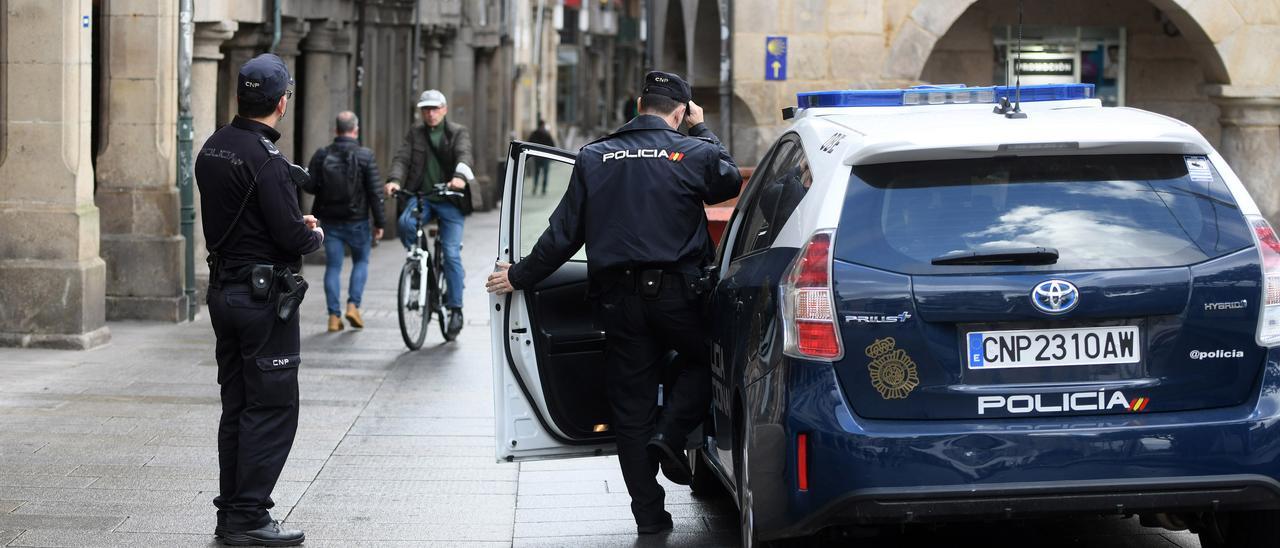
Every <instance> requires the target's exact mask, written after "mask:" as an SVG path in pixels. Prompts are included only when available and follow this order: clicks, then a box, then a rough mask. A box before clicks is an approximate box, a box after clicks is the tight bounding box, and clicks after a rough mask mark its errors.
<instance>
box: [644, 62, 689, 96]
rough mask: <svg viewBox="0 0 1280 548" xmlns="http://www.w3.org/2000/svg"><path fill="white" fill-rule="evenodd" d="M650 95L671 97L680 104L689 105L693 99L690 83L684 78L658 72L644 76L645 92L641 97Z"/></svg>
mask: <svg viewBox="0 0 1280 548" xmlns="http://www.w3.org/2000/svg"><path fill="white" fill-rule="evenodd" d="M650 94H654V95H662V96H666V97H670V98H672V99H675V100H676V102H680V103H688V102H689V99H692V98H693V97H692V95H693V94H692V92H690V90H689V83H688V82H686V81H684V78H681V77H679V76H677V75H675V74H672V73H670V72H662V71H657V70H655V71H652V72H650V73H649V74H646V75H644V91H643V92H641V95H650Z"/></svg>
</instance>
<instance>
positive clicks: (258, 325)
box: [195, 54, 324, 546]
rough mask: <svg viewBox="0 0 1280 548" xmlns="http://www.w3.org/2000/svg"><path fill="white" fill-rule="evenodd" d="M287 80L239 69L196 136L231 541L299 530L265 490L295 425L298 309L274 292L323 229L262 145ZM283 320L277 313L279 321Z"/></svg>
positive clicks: (271, 147)
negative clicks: (275, 512) (230, 94)
mask: <svg viewBox="0 0 1280 548" xmlns="http://www.w3.org/2000/svg"><path fill="white" fill-rule="evenodd" d="M292 83H293V81H292V80H291V79H290V78H289V70H288V68H286V67H285V64H284V62H283V61H281V60H280V58H279V57H276V56H275V55H272V54H263V55H259V56H257V57H255V58H253V59H251V60H250V61H249V62H247V63H245V64H244V66H243V67H241V68H240V75H239V79H238V82H237V86H236V101H237V105H238V115H237V116H236V117H235V119H234V120H232V122H231V124H230V125H227V126H225V127H223V128H221V129H219V130H218V131H216V132H214V134H213V135H211V136H210V137H209V140H208V141H205V143H204V147H203V148H201V150H200V155H199V157H198V158H197V159H196V167H195V174H196V182H197V184H198V185H199V186H200V207H201V208H202V211H203V214H204V220H203V224H204V236H205V242H206V243H208V248H209V253H210V272H209V292H208V306H209V317H210V319H211V320H212V322H213V332H214V335H215V336H217V339H218V341H217V346H216V349H215V353H216V355H217V360H218V384H219V385H221V387H222V421H221V424H220V426H219V428H218V465H219V493H218V496H217V498H215V499H214V500H213V504H214V506H216V507H217V508H218V525H217V528H216V529H215V530H214V534H215V536H217V537H218V538H219V539H221V541H222V543H223V544H228V545H233V546H244V545H259V544H261V545H266V546H293V545H296V544H301V543H302V541H303V533H302V531H298V530H286V529H283V528H281V527H280V524H279V523H278V522H276V521H275V520H273V519H272V518H271V514H270V512H269V510H270V509H271V507H272V506H273V505H274V503H273V502H272V500H271V491H272V490H273V489H274V488H275V485H276V480H277V479H279V477H280V471H281V469H283V468H284V463H285V459H287V458H288V457H289V450H290V449H291V448H292V447H293V438H294V434H295V433H296V432H297V429H298V365H299V364H300V363H301V358H300V356H299V351H298V350H299V348H298V347H299V341H298V314H297V313H296V302H295V303H292V304H293V306H294V307H295V308H294V312H292V313H289V311H288V310H286V308H287V306H286V303H285V299H284V298H285V297H288V296H289V294H290V293H291V291H292V292H293V295H294V298H300V297H301V295H300V293H299V292H297V290H296V289H294V288H293V284H295V283H297V281H298V279H299V278H297V277H295V274H296V273H297V272H298V271H299V270H300V269H301V267H302V254H304V253H310V252H312V251H315V250H316V249H318V248H319V247H320V244H321V242H322V241H323V240H324V233H323V232H322V231H321V230H320V228H318V227H317V226H316V221H315V218H314V217H311V216H310V215H307V216H305V217H304V216H303V215H302V212H301V210H300V209H299V208H298V194H297V192H298V191H297V187H296V183H295V180H296V179H295V177H296V174H297V173H298V172H299V170H300V168H297V167H296V166H293V165H292V164H291V163H290V162H289V160H288V159H287V158H285V156H284V154H282V153H281V152H280V150H278V149H277V148H276V146H275V144H274V142H275V141H276V140H277V139H279V138H280V133H279V132H277V131H276V130H275V129H274V126H275V125H276V123H277V122H279V121H280V118H281V117H283V116H284V115H285V111H286V108H287V106H288V102H289V98H290V96H291V95H292V92H291V90H290V89H289V87H290V85H291V84H292ZM286 316H287V317H286Z"/></svg>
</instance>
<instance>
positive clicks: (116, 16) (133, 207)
mask: <svg viewBox="0 0 1280 548" xmlns="http://www.w3.org/2000/svg"><path fill="white" fill-rule="evenodd" d="M109 9H110V10H111V12H110V14H109V15H108V17H109V18H110V21H109V27H108V28H110V29H111V32H110V33H109V37H108V42H107V44H106V47H105V48H104V51H103V53H104V57H106V58H105V59H102V60H100V61H99V62H100V63H106V70H105V74H106V78H105V81H104V82H103V84H102V93H105V94H106V101H105V104H106V108H105V109H103V110H102V111H101V112H100V114H101V115H102V116H103V117H104V118H105V122H106V123H105V124H104V125H103V126H102V127H103V131H102V134H101V136H100V142H101V144H100V145H99V148H98V163H97V178H98V189H97V196H96V201H97V205H98V210H99V211H100V215H101V218H102V228H101V230H102V258H103V260H105V261H106V262H107V318H108V319H112V320H123V319H137V320H162V321H169V322H177V321H181V320H183V319H185V318H186V311H187V300H186V296H185V295H184V294H183V291H182V290H183V278H182V276H183V260H184V259H183V252H184V248H183V246H184V241H183V238H182V236H181V234H180V232H179V226H178V224H179V223H178V221H179V219H178V212H179V204H178V188H177V165H176V162H177V160H176V158H177V134H176V133H177V120H178V79H177V66H178V56H177V51H178V36H177V35H178V25H177V5H176V4H175V3H173V2H168V1H165V0H148V1H138V2H130V3H123V2H115V3H112V4H110V8H109Z"/></svg>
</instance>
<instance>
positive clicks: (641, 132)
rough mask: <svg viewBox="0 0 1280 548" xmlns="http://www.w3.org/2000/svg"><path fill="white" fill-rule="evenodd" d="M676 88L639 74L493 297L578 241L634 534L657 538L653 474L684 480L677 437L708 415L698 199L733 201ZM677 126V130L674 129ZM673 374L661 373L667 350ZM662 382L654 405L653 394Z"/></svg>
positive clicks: (697, 114)
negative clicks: (610, 126) (634, 93)
mask: <svg viewBox="0 0 1280 548" xmlns="http://www.w3.org/2000/svg"><path fill="white" fill-rule="evenodd" d="M690 99H691V97H690V90H689V84H688V83H686V82H685V81H684V80H683V79H681V78H680V77H679V76H677V75H674V74H669V73H665V72H650V73H649V74H647V75H646V76H645V84H644V91H643V93H642V95H641V97H640V98H639V101H638V103H637V108H638V111H639V115H637V116H636V117H635V118H633V119H632V120H631V121H630V122H628V123H627V124H626V125H624V126H622V127H621V128H619V129H618V130H617V131H615V132H613V133H612V134H610V135H608V136H606V137H604V138H603V139H600V140H597V141H595V142H592V143H589V144H587V145H586V146H585V147H583V148H582V150H581V151H580V152H579V153H578V159H577V162H576V164H575V165H574V168H573V175H572V178H571V179H570V182H569V188H568V190H566V191H565V195H564V198H562V199H561V201H560V205H559V206H557V207H556V210H555V212H553V213H552V216H551V225H550V226H549V227H548V228H547V230H546V232H544V233H543V234H542V236H541V237H540V238H539V239H538V243H537V244H536V245H535V246H534V248H533V250H532V251H531V252H530V253H529V256H528V257H526V258H525V259H524V260H522V261H520V262H519V263H516V264H514V265H506V264H499V265H498V271H497V272H494V273H493V274H491V275H490V276H489V279H488V282H487V284H486V286H487V289H488V290H489V291H490V292H493V293H499V294H502V293H507V292H510V291H513V290H523V289H529V288H531V287H533V286H534V284H536V283H538V282H539V281H541V280H542V279H544V278H546V277H547V276H548V275H550V274H551V273H552V272H554V271H555V270H556V269H558V268H559V267H560V266H561V265H562V264H564V263H565V261H567V260H569V258H570V257H572V256H573V254H574V253H576V252H577V251H578V249H579V248H581V247H582V246H583V245H584V244H585V245H586V246H587V270H588V278H589V279H590V287H589V292H590V294H591V296H592V297H593V299H594V302H595V306H596V311H597V316H598V317H599V318H600V321H601V322H603V324H604V328H605V331H606V332H607V333H608V337H607V339H606V350H605V356H606V357H605V359H606V366H607V368H608V372H607V374H606V379H607V391H608V396H609V403H610V407H611V409H612V412H613V422H614V425H613V426H614V427H613V430H614V432H615V433H616V434H617V439H618V460H619V463H620V464H621V467H622V475H623V478H624V479H625V480H626V484H627V491H628V492H629V493H630V494H631V512H632V514H633V515H634V516H635V519H636V525H637V531H638V532H639V533H641V534H645V533H658V532H663V531H668V530H670V529H671V527H672V523H671V514H669V513H667V512H666V510H664V509H663V498H664V496H665V492H664V491H663V490H662V487H661V486H660V485H659V484H658V482H657V479H656V475H657V471H658V469H659V465H660V467H661V470H662V472H663V475H665V476H666V477H667V479H670V480H671V481H673V482H675V483H679V484H688V483H689V481H690V478H691V476H692V473H691V471H690V470H689V464H688V460H687V459H686V457H685V454H684V448H685V447H684V444H685V438H686V437H687V436H688V434H689V433H690V432H691V431H692V430H693V429H694V428H696V427H697V426H698V425H699V424H700V423H701V422H702V420H703V419H704V418H706V416H707V412H708V408H709V406H710V402H711V386H710V383H711V378H710V368H709V352H708V347H707V344H708V343H707V333H706V322H705V319H704V317H703V313H702V308H701V306H700V302H699V296H698V285H699V284H698V280H699V278H700V275H701V273H702V268H703V267H704V266H707V265H709V264H711V263H712V262H713V260H714V255H715V250H714V248H713V246H712V244H711V238H710V236H709V235H708V233H707V217H706V212H705V211H704V210H703V204H704V203H706V204H714V203H719V202H722V201H724V200H727V199H729V198H732V197H734V196H736V195H737V194H738V190H739V188H740V187H741V185H742V176H741V175H740V174H739V172H738V166H737V165H735V164H734V162H733V159H732V158H730V157H729V153H728V152H727V151H726V150H725V149H724V147H723V146H721V145H720V142H719V141H718V140H717V139H716V137H715V135H713V134H712V133H711V131H710V130H709V129H707V126H706V125H705V124H704V123H703V114H702V108H701V107H699V106H698V105H697V104H695V103H693V102H692V101H691V100H690ZM682 121H684V122H687V123H688V125H689V126H690V127H689V135H690V136H691V137H686V136H685V135H682V134H681V133H680V132H679V131H677V129H678V128H679V127H680V125H681V122H682ZM673 349H674V350H676V351H677V352H678V353H679V355H680V358H681V359H680V360H678V361H679V362H681V363H682V365H681V366H680V367H679V371H675V372H672V373H674V374H673V375H668V374H667V373H668V372H666V371H663V364H664V357H665V356H666V355H667V353H668V352H669V351H670V350H673ZM664 378H666V379H668V380H671V379H672V378H674V382H673V383H670V382H669V383H668V384H666V385H665V391H664V394H665V400H666V401H665V402H664V410H663V412H662V413H661V416H659V413H658V407H657V402H658V385H659V384H660V383H661V382H662V380H663V379H664Z"/></svg>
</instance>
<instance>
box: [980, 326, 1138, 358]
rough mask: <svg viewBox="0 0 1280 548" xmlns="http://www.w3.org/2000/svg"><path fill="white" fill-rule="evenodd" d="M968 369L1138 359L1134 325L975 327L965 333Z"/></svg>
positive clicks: (1136, 331)
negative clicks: (1054, 327) (1043, 327)
mask: <svg viewBox="0 0 1280 548" xmlns="http://www.w3.org/2000/svg"><path fill="white" fill-rule="evenodd" d="M968 343H969V344H968V346H969V349H968V354H967V360H966V361H967V362H968V363H969V369H998V368H1005V367H1053V366H1060V365H1105V364H1115V363H1137V362H1138V361H1140V360H1141V359H1142V349H1141V348H1140V346H1141V344H1142V341H1141V337H1139V333H1138V327H1137V326H1124V327H1085V328H1077V329H1027V330H1020V331H977V332H971V333H969V334H968Z"/></svg>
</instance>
